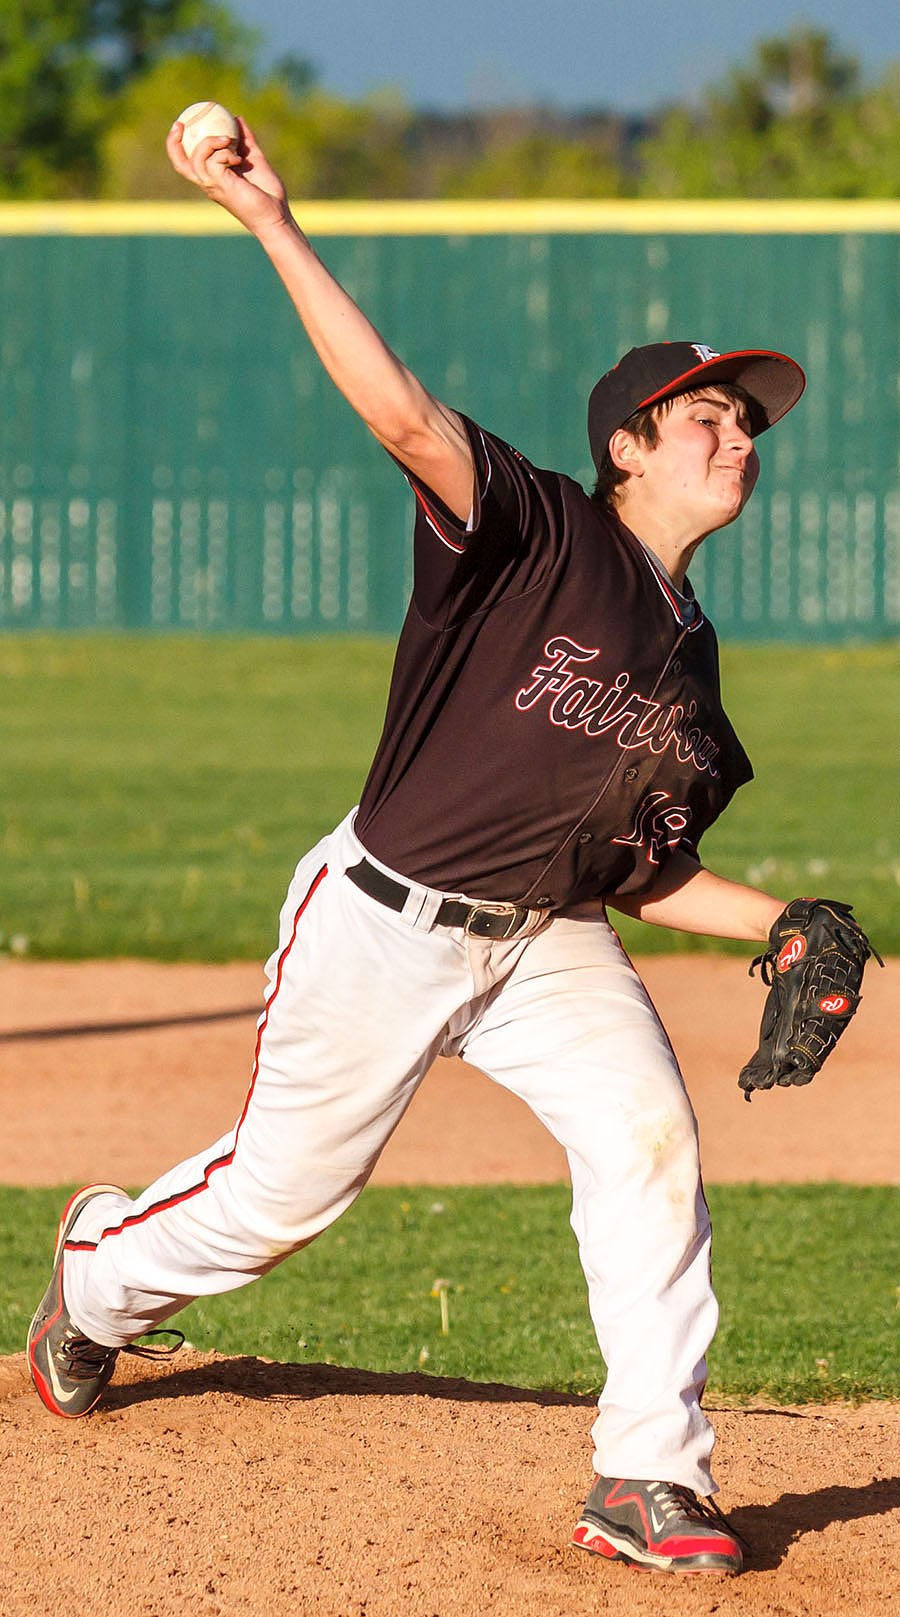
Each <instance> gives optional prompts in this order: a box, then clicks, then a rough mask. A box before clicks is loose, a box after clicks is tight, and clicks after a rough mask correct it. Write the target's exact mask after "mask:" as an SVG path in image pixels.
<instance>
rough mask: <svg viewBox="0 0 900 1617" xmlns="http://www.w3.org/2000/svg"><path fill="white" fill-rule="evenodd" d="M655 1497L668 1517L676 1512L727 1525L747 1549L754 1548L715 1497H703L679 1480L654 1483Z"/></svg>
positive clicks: (696, 1518) (730, 1531) (697, 1519)
mask: <svg viewBox="0 0 900 1617" xmlns="http://www.w3.org/2000/svg"><path fill="white" fill-rule="evenodd" d="M656 1488H659V1489H660V1490H661V1494H657V1493H656V1492H655V1489H656ZM667 1493H669V1494H671V1495H672V1496H673V1497H672V1503H671V1505H670V1504H669V1503H668V1501H666V1500H665V1494H667ZM654 1498H655V1499H656V1501H657V1503H658V1504H659V1505H660V1506H661V1507H662V1509H663V1511H664V1513H665V1515H666V1517H667V1518H668V1517H669V1516H671V1515H674V1514H681V1515H685V1516H687V1517H689V1518H690V1519H692V1520H693V1521H699V1522H713V1523H716V1524H718V1525H719V1526H721V1527H725V1528H726V1529H727V1530H728V1532H729V1533H731V1534H732V1535H733V1537H734V1538H736V1539H737V1540H738V1543H740V1544H743V1546H744V1549H745V1550H752V1548H753V1546H752V1545H751V1544H750V1542H749V1540H748V1539H746V1538H745V1537H744V1535H743V1533H740V1532H739V1531H738V1529H737V1528H736V1527H735V1525H734V1522H731V1521H729V1519H728V1517H727V1516H726V1515H725V1512H724V1510H720V1509H719V1507H718V1505H717V1504H716V1502H715V1500H714V1499H713V1498H711V1497H710V1498H706V1499H701V1498H699V1496H698V1495H697V1494H695V1493H694V1490H693V1488H686V1487H683V1486H682V1484H681V1483H678V1482H673V1483H665V1482H663V1483H657V1484H654Z"/></svg>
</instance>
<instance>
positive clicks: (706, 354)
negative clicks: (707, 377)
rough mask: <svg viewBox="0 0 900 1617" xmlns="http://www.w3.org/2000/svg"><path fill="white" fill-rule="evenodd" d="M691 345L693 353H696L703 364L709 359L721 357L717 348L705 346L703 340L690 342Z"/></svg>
mask: <svg viewBox="0 0 900 1617" xmlns="http://www.w3.org/2000/svg"><path fill="white" fill-rule="evenodd" d="M691 347H692V348H693V350H694V353H695V354H696V355H697V358H698V359H702V361H703V363H704V365H705V364H706V362H707V360H709V359H721V357H722V356H721V354H720V353H719V350H718V348H707V346H706V343H705V342H692V343H691Z"/></svg>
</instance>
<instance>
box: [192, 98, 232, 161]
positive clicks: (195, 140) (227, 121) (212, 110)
mask: <svg viewBox="0 0 900 1617" xmlns="http://www.w3.org/2000/svg"><path fill="white" fill-rule="evenodd" d="M176 123H180V124H183V125H184V133H183V135H182V137H181V144H182V145H183V147H184V149H185V152H186V154H187V156H188V157H193V155H194V151H195V149H196V147H197V146H199V144H200V142H201V140H207V139H208V137H209V136H210V135H227V136H228V139H229V140H230V142H231V146H232V149H236V148H237V143H238V141H239V139H240V134H241V132H240V129H239V128H238V124H237V120H236V119H235V118H233V117H232V115H231V113H230V112H229V111H228V108H227V107H220V106H219V103H218V101H192V102H191V105H190V106H189V107H185V109H184V111H183V112H179V114H178V117H177V119H176Z"/></svg>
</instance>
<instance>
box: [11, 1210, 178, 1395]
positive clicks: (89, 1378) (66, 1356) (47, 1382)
mask: <svg viewBox="0 0 900 1617" xmlns="http://www.w3.org/2000/svg"><path fill="white" fill-rule="evenodd" d="M106 1195H113V1196H124V1195H125V1191H124V1190H122V1189H121V1188H120V1187H119V1186H118V1185H85V1187H84V1189H83V1190H76V1192H75V1195H74V1196H73V1197H72V1198H71V1200H70V1201H69V1202H67V1204H66V1206H65V1207H64V1208H63V1215H62V1218H61V1219H60V1221H59V1230H58V1231H57V1236H56V1247H55V1250H54V1253H53V1273H52V1275H51V1276H50V1284H49V1286H48V1287H47V1290H46V1291H45V1292H44V1295H43V1297H42V1298H41V1302H40V1306H39V1307H38V1311H37V1313H36V1314H35V1316H34V1319H33V1320H32V1321H31V1327H30V1329H29V1332H28V1366H29V1369H30V1370H31V1379H32V1381H33V1382H34V1385H35V1387H36V1389H37V1392H38V1396H39V1397H40V1398H41V1400H42V1402H43V1403H45V1404H46V1406H47V1408H48V1409H49V1410H51V1411H52V1412H53V1414H54V1415H64V1416H66V1418H67V1419H69V1420H74V1419H76V1418H77V1417H78V1416H79V1415H89V1414H90V1412H91V1410H92V1409H93V1408H94V1406H95V1405H96V1404H97V1402H98V1401H99V1398H100V1395H101V1393H102V1392H103V1389H104V1387H105V1386H106V1384H107V1382H108V1381H109V1378H110V1376H111V1375H112V1373H113V1370H114V1369H115V1365H116V1360H117V1358H118V1357H119V1354H120V1353H134V1354H136V1355H138V1356H139V1357H141V1358H147V1359H150V1358H168V1357H169V1356H170V1355H171V1354H172V1353H177V1352H178V1349H179V1348H180V1346H181V1344H182V1342H183V1341H184V1337H183V1336H182V1334H181V1332H180V1331H163V1332H159V1333H158V1332H156V1331H148V1332H146V1333H145V1334H146V1335H148V1336H155V1335H157V1334H159V1335H167V1336H175V1337H177V1338H178V1340H177V1342H175V1344H174V1345H173V1346H172V1347H169V1348H145V1347H135V1346H133V1345H132V1344H130V1343H129V1344H128V1346H127V1347H121V1348H111V1347H104V1346H103V1345H102V1343H100V1342H92V1341H91V1339H90V1337H89V1336H85V1335H84V1333H83V1332H82V1331H80V1330H79V1329H78V1326H77V1325H76V1324H75V1323H74V1321H73V1320H72V1318H71V1316H70V1314H69V1310H68V1309H67V1307H66V1299H65V1295H64V1292H63V1267H64V1258H65V1249H66V1241H67V1240H68V1238H69V1233H70V1231H71V1229H72V1226H73V1225H74V1223H75V1220H76V1218H77V1217H78V1215H79V1213H80V1212H81V1211H82V1209H83V1208H84V1207H85V1206H86V1205H87V1203H88V1202H89V1201H91V1200H92V1199H93V1197H94V1196H106Z"/></svg>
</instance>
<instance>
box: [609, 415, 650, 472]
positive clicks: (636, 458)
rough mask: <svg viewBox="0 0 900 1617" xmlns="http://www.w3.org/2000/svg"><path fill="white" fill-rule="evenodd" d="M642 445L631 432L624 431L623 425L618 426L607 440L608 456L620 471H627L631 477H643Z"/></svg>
mask: <svg viewBox="0 0 900 1617" xmlns="http://www.w3.org/2000/svg"><path fill="white" fill-rule="evenodd" d="M641 449H642V445H641V443H640V441H639V439H637V438H635V436H634V434H633V433H630V432H626V431H625V428H624V427H618V428H617V429H616V431H615V432H614V433H613V435H612V437H611V438H610V440H609V458H610V460H611V461H612V463H613V465H614V466H615V467H617V469H618V470H619V471H620V472H629V473H630V474H631V476H632V477H643V475H644V462H643V455H642V453H641Z"/></svg>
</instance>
